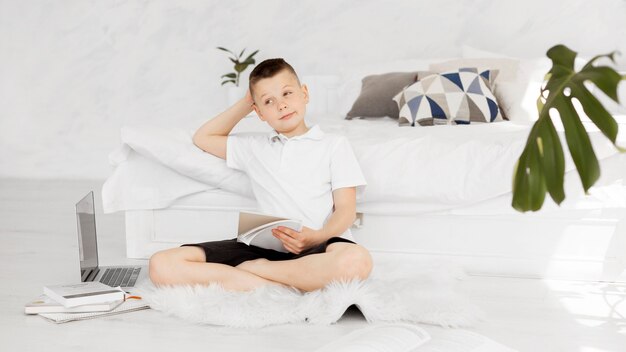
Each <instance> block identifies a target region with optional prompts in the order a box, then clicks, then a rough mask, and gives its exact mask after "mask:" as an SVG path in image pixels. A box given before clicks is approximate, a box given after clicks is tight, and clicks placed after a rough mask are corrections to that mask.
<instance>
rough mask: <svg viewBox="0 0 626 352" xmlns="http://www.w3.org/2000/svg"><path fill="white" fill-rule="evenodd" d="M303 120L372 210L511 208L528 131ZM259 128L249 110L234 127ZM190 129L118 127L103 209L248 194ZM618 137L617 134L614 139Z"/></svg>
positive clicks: (600, 144) (600, 151)
mask: <svg viewBox="0 0 626 352" xmlns="http://www.w3.org/2000/svg"><path fill="white" fill-rule="evenodd" d="M307 120H308V121H307V123H308V124H309V125H313V124H319V125H320V126H321V127H322V129H323V130H324V131H325V132H328V133H338V134H343V135H345V136H347V137H348V138H349V140H350V143H351V144H352V147H353V149H354V151H355V155H356V156H357V158H358V160H359V163H360V165H361V168H362V169H363V173H364V175H365V178H366V180H367V182H368V185H367V187H366V191H365V194H363V195H361V196H360V197H359V198H357V206H358V207H359V209H360V210H361V211H363V212H369V213H379V214H384V213H387V214H416V213H428V212H435V211H445V210H451V209H456V208H464V207H467V206H470V205H474V204H479V203H482V202H485V201H487V200H490V199H496V198H498V197H503V200H501V201H496V203H498V202H499V203H498V204H499V205H494V206H493V208H498V207H500V208H502V209H504V208H510V206H509V205H506V206H503V204H504V203H508V204H510V201H505V200H504V199H506V194H509V195H510V189H511V180H512V175H513V167H514V164H515V162H516V160H517V158H518V157H519V155H520V153H521V151H522V150H523V147H524V145H525V143H526V137H527V134H528V132H529V130H530V126H526V125H517V124H513V123H511V122H499V123H493V124H476V125H468V126H436V127H427V128H419V127H418V128H411V127H399V126H398V125H397V121H395V120H393V119H390V118H381V119H370V120H358V119H357V120H351V121H347V120H343V119H340V118H337V117H334V116H327V115H320V116H313V117H309V118H307ZM587 126H588V131H589V134H590V138H591V140H592V143H593V145H594V149H595V152H596V155H597V156H598V158H599V159H601V160H603V162H602V165H603V166H602V167H603V172H606V170H604V168H605V166H604V160H609V159H610V158H611V157H614V156H616V155H617V153H616V150H615V148H614V147H613V146H612V144H611V143H610V142H609V141H608V140H607V139H606V138H605V137H604V136H603V135H602V134H601V133H600V132H599V131H598V130H597V129H596V128H595V126H593V125H589V124H588V125H587ZM268 130H269V127H268V126H267V125H266V124H264V123H262V122H261V121H259V120H258V119H257V118H254V117H252V118H246V119H244V120H243V121H242V122H241V123H240V124H238V125H237V126H236V127H235V129H234V130H233V133H250V132H252V133H263V132H267V131H268ZM192 132H193V131H189V130H171V129H159V128H158V127H154V126H151V127H141V128H137V127H135V128H132V127H126V128H125V129H124V130H123V134H122V140H123V142H124V144H123V145H122V146H121V147H120V148H119V149H118V150H116V151H115V152H113V153H111V156H110V158H111V163H112V165H113V166H114V167H115V170H114V172H113V174H112V175H111V176H110V177H109V179H107V181H106V182H105V185H104V187H103V191H102V198H103V207H104V211H105V212H107V213H108V212H113V211H120V210H133V209H134V210H138V209H162V208H167V207H169V206H172V205H174V204H175V203H176V201H177V200H178V199H182V198H184V197H186V196H190V195H193V194H196V193H201V192H206V191H211V190H216V189H222V190H225V191H229V192H231V193H234V194H238V195H240V196H243V197H244V198H253V195H252V192H251V188H250V182H249V179H247V175H245V174H243V173H241V172H239V171H236V170H232V169H229V168H227V167H226V165H225V162H224V160H222V159H219V158H216V157H214V156H212V155H210V154H208V153H204V152H202V151H201V150H199V149H198V148H197V147H195V146H194V145H193V144H192V143H191V138H190V137H191V133H192ZM623 135H624V134H623V133H620V135H619V136H618V139H619V140H620V141H621V142H620V143H622V144H624V143H623V139H624V138H622V137H623ZM617 159H618V158H617ZM609 164H610V163H609ZM616 165H619V163H617V164H616ZM606 167H610V166H606ZM616 168H619V166H616ZM566 170H568V172H567V174H566V179H572V181H571V182H569V183H570V184H571V185H575V187H572V189H577V188H580V187H578V186H577V185H576V183H575V181H574V180H575V177H577V176H576V174H575V173H574V172H572V170H573V163H572V161H571V158H570V157H569V155H567V154H566ZM570 174H571V175H570ZM567 186H568V183H567V182H566V187H567ZM566 194H568V193H566Z"/></svg>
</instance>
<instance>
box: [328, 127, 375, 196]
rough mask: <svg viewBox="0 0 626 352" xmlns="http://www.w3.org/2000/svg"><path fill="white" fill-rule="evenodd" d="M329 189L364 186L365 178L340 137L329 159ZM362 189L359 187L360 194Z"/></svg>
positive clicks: (343, 139) (350, 148) (355, 159)
mask: <svg viewBox="0 0 626 352" xmlns="http://www.w3.org/2000/svg"><path fill="white" fill-rule="evenodd" d="M330 174H331V180H330V182H331V189H332V190H333V191H334V190H336V189H338V188H344V187H357V186H365V185H366V184H367V182H365V177H364V176H363V172H362V171H361V167H360V166H359V162H358V161H357V158H356V156H355V155H354V152H353V151H352V147H351V146H350V143H349V142H348V139H347V138H346V137H343V136H342V137H340V138H339V140H338V142H337V143H336V145H335V147H334V148H333V151H332V154H331V157H330ZM362 190H363V187H360V191H361V192H362ZM359 193H360V192H359Z"/></svg>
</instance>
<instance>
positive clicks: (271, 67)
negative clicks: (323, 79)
mask: <svg viewBox="0 0 626 352" xmlns="http://www.w3.org/2000/svg"><path fill="white" fill-rule="evenodd" d="M283 70H288V71H289V72H291V73H292V74H293V75H294V76H295V77H296V79H297V80H298V83H300V79H299V78H298V74H297V73H296V70H294V69H293V67H291V65H289V64H288V63H287V61H285V60H283V59H282V58H276V59H267V60H264V61H262V62H261V63H260V64H258V65H256V67H255V68H254V69H253V70H252V72H251V73H250V78H249V86H248V88H250V93H251V94H252V96H253V97H254V90H253V87H254V84H256V82H258V81H260V80H262V79H264V78H270V77H273V76H275V75H276V74H278V73H279V72H281V71H283Z"/></svg>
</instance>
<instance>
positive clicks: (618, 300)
mask: <svg viewBox="0 0 626 352" xmlns="http://www.w3.org/2000/svg"><path fill="white" fill-rule="evenodd" d="M546 285H547V286H548V287H549V288H550V290H551V291H552V295H554V298H555V299H556V300H557V301H558V302H559V303H560V304H561V306H562V307H563V308H564V309H566V310H567V311H568V312H569V313H570V314H571V315H572V318H574V319H575V320H576V322H577V323H579V324H581V325H584V326H588V327H598V326H601V325H604V324H613V325H615V326H616V327H617V328H619V329H620V330H623V329H625V328H626V302H625V301H626V284H624V283H605V284H599V283H586V282H572V281H557V280H547V281H546Z"/></svg>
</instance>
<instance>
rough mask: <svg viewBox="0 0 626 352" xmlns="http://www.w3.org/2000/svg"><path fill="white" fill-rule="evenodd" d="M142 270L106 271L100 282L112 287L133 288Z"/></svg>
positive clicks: (112, 269) (122, 269) (118, 269)
mask: <svg viewBox="0 0 626 352" xmlns="http://www.w3.org/2000/svg"><path fill="white" fill-rule="evenodd" d="M140 270H141V268H110V269H106V271H105V272H104V275H102V277H101V278H100V282H102V283H103V284H105V285H109V286H111V287H117V286H121V287H133V286H135V282H136V281H137V278H138V277H139V271H140Z"/></svg>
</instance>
